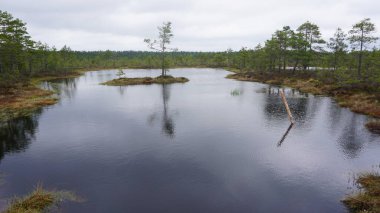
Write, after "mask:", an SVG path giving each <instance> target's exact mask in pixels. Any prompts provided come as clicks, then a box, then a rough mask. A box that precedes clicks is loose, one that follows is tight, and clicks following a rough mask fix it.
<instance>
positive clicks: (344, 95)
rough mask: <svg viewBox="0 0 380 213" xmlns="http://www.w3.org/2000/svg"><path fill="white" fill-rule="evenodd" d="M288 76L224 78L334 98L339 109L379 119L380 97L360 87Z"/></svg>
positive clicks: (253, 74) (235, 76)
mask: <svg viewBox="0 0 380 213" xmlns="http://www.w3.org/2000/svg"><path fill="white" fill-rule="evenodd" d="M289 76H290V75H289V74H286V73H284V74H279V73H275V74H260V73H254V72H245V73H235V74H230V75H228V76H227V77H226V78H229V79H236V80H240V81H255V82H262V83H267V84H273V85H283V86H288V87H292V88H295V89H298V90H300V91H301V92H307V93H312V94H314V95H329V96H332V97H333V98H335V99H336V100H337V102H338V104H339V105H340V106H341V107H348V108H349V109H351V110H352V111H353V112H357V113H362V114H366V115H370V116H373V117H376V118H380V96H379V94H378V93H376V92H368V91H366V90H365V89H362V88H361V87H356V88H355V87H350V88H345V87H341V86H339V85H336V84H333V83H326V82H321V81H319V80H316V79H315V78H313V77H310V76H309V75H298V76H295V77H289Z"/></svg>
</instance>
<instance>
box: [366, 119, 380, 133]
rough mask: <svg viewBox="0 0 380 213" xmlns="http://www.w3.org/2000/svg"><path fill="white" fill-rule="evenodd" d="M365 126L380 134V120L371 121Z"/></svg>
mask: <svg viewBox="0 0 380 213" xmlns="http://www.w3.org/2000/svg"><path fill="white" fill-rule="evenodd" d="M365 127H366V128H367V129H368V130H369V131H371V132H373V133H377V134H380V120H373V121H369V122H368V123H366V124H365Z"/></svg>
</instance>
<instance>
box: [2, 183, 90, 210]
mask: <svg viewBox="0 0 380 213" xmlns="http://www.w3.org/2000/svg"><path fill="white" fill-rule="evenodd" d="M65 201H73V202H82V201H83V199H81V198H79V197H78V196H76V195H75V194H74V193H72V192H69V191H47V190H45V189H43V187H42V185H38V186H37V187H36V188H35V190H34V191H33V192H32V193H30V194H29V195H26V196H25V197H22V198H18V197H15V198H13V199H12V200H11V201H10V204H9V207H8V208H7V209H6V210H5V211H4V213H37V212H46V211H48V210H51V209H53V208H54V207H57V206H58V205H59V204H60V203H62V202H65Z"/></svg>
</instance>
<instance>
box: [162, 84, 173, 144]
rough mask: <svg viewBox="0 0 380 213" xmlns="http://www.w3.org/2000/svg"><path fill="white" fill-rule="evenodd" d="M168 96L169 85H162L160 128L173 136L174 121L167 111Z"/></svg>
mask: <svg viewBox="0 0 380 213" xmlns="http://www.w3.org/2000/svg"><path fill="white" fill-rule="evenodd" d="M169 98H170V85H166V84H163V85H162V101H163V104H164V109H163V116H162V130H163V131H164V132H165V133H166V135H168V136H170V137H174V122H173V119H172V117H171V116H170V115H169V113H168V101H169Z"/></svg>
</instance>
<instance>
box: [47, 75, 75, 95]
mask: <svg viewBox="0 0 380 213" xmlns="http://www.w3.org/2000/svg"><path fill="white" fill-rule="evenodd" d="M77 80H78V79H77V78H67V79H58V80H52V81H48V82H44V83H42V84H41V86H42V87H43V88H44V89H47V90H53V91H55V92H56V93H57V94H58V95H59V96H61V97H65V98H69V99H72V98H74V96H75V93H76V90H77Z"/></svg>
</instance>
